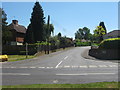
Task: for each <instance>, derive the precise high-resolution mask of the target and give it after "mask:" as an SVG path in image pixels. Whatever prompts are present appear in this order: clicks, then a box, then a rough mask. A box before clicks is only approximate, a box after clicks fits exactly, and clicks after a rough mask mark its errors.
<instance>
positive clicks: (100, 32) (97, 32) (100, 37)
mask: <svg viewBox="0 0 120 90" xmlns="http://www.w3.org/2000/svg"><path fill="white" fill-rule="evenodd" d="M104 34H105V30H104V28H103V27H102V26H97V27H96V29H95V30H94V37H95V38H96V40H97V41H98V42H101V41H102V40H103V35H104Z"/></svg>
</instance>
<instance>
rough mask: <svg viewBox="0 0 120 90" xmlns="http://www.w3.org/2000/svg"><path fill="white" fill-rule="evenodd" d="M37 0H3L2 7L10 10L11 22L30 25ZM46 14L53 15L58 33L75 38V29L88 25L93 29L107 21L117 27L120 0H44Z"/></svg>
mask: <svg viewBox="0 0 120 90" xmlns="http://www.w3.org/2000/svg"><path fill="white" fill-rule="evenodd" d="M34 3H35V2H4V3H2V7H3V9H4V11H5V12H6V13H7V18H8V19H7V21H8V23H9V24H10V23H11V21H12V20H13V19H17V20H18V21H19V24H21V25H24V26H25V27H27V26H28V25H29V23H30V18H31V13H32V9H33V7H34ZM40 4H41V6H42V8H43V10H44V15H45V17H46V19H45V21H47V16H48V15H50V16H51V23H52V24H53V25H54V28H55V34H57V33H58V32H61V33H62V35H63V36H64V35H66V36H68V37H73V38H74V33H75V32H76V31H77V30H78V29H79V28H83V27H88V28H90V30H91V33H93V30H94V29H95V28H96V26H98V25H99V23H100V22H101V21H104V23H105V26H106V28H107V30H108V32H109V31H112V30H115V29H118V3H117V2H42V3H40Z"/></svg>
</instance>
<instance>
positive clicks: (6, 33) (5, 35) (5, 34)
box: [0, 8, 12, 45]
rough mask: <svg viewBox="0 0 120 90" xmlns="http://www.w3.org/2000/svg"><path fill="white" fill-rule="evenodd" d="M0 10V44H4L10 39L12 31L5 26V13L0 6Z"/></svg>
mask: <svg viewBox="0 0 120 90" xmlns="http://www.w3.org/2000/svg"><path fill="white" fill-rule="evenodd" d="M0 12H2V44H3V45H5V44H7V43H8V42H10V41H11V39H12V33H11V31H9V30H8V28H7V24H8V23H7V22H6V20H7V14H6V13H5V11H4V10H3V9H2V8H0Z"/></svg>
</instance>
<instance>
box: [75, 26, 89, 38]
mask: <svg viewBox="0 0 120 90" xmlns="http://www.w3.org/2000/svg"><path fill="white" fill-rule="evenodd" d="M89 34H90V29H89V28H87V27H84V28H80V29H79V30H78V31H77V32H76V33H75V39H80V40H81V39H85V40H89Z"/></svg>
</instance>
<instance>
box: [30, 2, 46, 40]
mask: <svg viewBox="0 0 120 90" xmlns="http://www.w3.org/2000/svg"><path fill="white" fill-rule="evenodd" d="M44 19H45V18H44V13H43V9H42V7H41V5H40V4H39V2H36V3H35V6H34V8H33V12H32V16H31V19H30V21H31V28H32V32H33V37H34V41H35V42H37V41H44V31H43V25H44Z"/></svg>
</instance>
